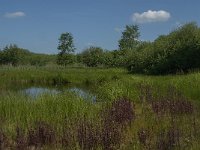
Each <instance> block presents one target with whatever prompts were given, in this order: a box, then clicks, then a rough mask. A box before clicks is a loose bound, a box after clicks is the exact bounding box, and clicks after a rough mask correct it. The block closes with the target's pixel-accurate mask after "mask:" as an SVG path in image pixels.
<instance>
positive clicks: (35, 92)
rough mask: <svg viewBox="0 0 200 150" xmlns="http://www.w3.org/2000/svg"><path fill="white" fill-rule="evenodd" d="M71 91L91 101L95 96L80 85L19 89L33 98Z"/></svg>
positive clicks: (94, 99)
mask: <svg viewBox="0 0 200 150" xmlns="http://www.w3.org/2000/svg"><path fill="white" fill-rule="evenodd" d="M66 91H67V92H72V93H74V94H76V95H77V96H79V97H80V98H82V99H85V100H92V101H93V102H95V101H96V96H95V95H94V94H92V93H91V92H90V91H89V90H88V89H86V88H80V87H62V88H52V87H51V88H50V87H39V86H32V87H28V88H23V89H21V90H20V92H22V93H23V94H26V95H28V96H30V97H31V98H33V99H35V98H37V97H38V96H40V95H42V94H51V95H56V94H60V93H63V92H66Z"/></svg>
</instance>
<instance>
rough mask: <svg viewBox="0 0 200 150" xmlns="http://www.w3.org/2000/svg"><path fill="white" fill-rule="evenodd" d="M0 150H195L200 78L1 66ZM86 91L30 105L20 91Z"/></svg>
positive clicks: (52, 96)
mask: <svg viewBox="0 0 200 150" xmlns="http://www.w3.org/2000/svg"><path fill="white" fill-rule="evenodd" d="M0 77H1V79H0V95H1V97H0V120H1V121H0V125H1V126H0V127H1V128H0V146H1V148H2V149H199V148H200V147H199V145H200V143H199V141H200V131H199V127H200V120H199V119H200V114H199V112H200V111H199V110H200V92H199V91H200V73H198V72H196V73H189V74H185V75H178V74H177V75H166V76H148V75H133V74H129V73H128V71H126V70H125V69H116V68H113V69H105V68H104V69H102V68H72V67H58V66H49V67H48V66H46V67H30V66H29V67H28V66H25V67H23V66H19V67H11V66H2V67H1V68H0ZM59 85H62V86H63V87H65V86H66V87H67V86H76V87H84V88H87V90H88V91H89V92H91V93H92V94H93V95H95V97H96V100H95V101H92V100H89V99H88V100H87V99H85V98H83V97H81V96H80V95H77V94H76V93H75V92H71V91H64V92H60V93H57V94H51V93H43V94H41V95H39V96H37V97H36V98H32V97H31V96H30V95H27V94H25V93H22V92H19V91H18V90H17V89H20V87H26V86H27V87H31V86H33V87H35V86H43V87H57V86H59Z"/></svg>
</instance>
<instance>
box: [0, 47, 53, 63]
mask: <svg viewBox="0 0 200 150" xmlns="http://www.w3.org/2000/svg"><path fill="white" fill-rule="evenodd" d="M55 62H56V55H47V54H37V53H32V52H30V51H29V50H27V49H23V48H19V47H18V46H17V45H15V44H10V45H8V46H6V47H5V48H3V50H0V65H12V66H19V65H34V66H43V65H46V64H48V63H50V64H55Z"/></svg>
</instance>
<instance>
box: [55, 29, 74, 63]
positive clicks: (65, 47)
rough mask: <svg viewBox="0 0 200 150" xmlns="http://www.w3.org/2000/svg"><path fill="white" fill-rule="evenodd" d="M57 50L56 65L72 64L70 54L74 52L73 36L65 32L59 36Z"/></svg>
mask: <svg viewBox="0 0 200 150" xmlns="http://www.w3.org/2000/svg"><path fill="white" fill-rule="evenodd" d="M58 50H59V51H60V52H59V53H58V58H57V63H58V64H60V65H67V64H71V63H73V62H72V60H74V59H73V58H74V56H73V55H72V53H73V52H74V50H75V47H74V43H73V36H72V34H71V33H69V32H66V33H62V34H61V35H60V38H59V44H58ZM72 57H73V58H72Z"/></svg>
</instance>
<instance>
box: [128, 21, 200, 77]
mask: <svg viewBox="0 0 200 150" xmlns="http://www.w3.org/2000/svg"><path fill="white" fill-rule="evenodd" d="M199 43H200V28H199V27H198V26H197V25H196V24H195V23H188V24H185V25H183V26H181V27H179V28H178V29H176V30H174V31H172V32H171V33H170V34H168V35H162V36H159V37H158V38H157V39H156V40H155V41H154V42H152V43H143V44H142V45H141V46H139V47H138V50H137V51H138V52H137V53H136V54H135V56H134V57H133V59H132V61H131V62H130V63H129V66H128V69H129V71H131V72H133V73H147V74H171V73H176V72H188V71H190V70H193V69H199V68H200V44H199Z"/></svg>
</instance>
